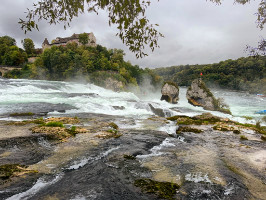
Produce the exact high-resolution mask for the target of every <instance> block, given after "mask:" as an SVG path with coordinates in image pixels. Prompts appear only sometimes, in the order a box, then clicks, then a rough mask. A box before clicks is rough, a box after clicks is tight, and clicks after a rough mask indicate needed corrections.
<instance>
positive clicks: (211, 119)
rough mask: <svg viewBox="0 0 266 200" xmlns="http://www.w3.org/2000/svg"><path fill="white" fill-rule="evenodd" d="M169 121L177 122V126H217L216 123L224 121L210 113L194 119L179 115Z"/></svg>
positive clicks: (169, 118)
mask: <svg viewBox="0 0 266 200" xmlns="http://www.w3.org/2000/svg"><path fill="white" fill-rule="evenodd" d="M166 119H167V120H171V121H177V124H180V125H192V124H195V125H203V124H204V125H207V124H215V123H216V122H220V121H222V119H221V118H219V117H216V116H213V115H212V114H210V113H203V114H202V115H197V116H194V117H188V116H184V115H177V116H173V117H168V118H166Z"/></svg>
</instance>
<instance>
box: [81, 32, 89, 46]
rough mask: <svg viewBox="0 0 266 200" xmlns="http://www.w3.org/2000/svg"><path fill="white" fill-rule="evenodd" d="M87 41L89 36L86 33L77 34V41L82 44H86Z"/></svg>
mask: <svg viewBox="0 0 266 200" xmlns="http://www.w3.org/2000/svg"><path fill="white" fill-rule="evenodd" d="M88 41H89V36H88V34H87V33H81V34H79V43H81V44H82V45H86V44H88Z"/></svg>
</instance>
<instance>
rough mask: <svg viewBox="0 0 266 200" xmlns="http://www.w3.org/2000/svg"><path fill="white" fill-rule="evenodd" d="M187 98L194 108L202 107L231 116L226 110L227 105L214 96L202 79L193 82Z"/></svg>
mask: <svg viewBox="0 0 266 200" xmlns="http://www.w3.org/2000/svg"><path fill="white" fill-rule="evenodd" d="M186 97H187V99H188V103H190V104H192V105H193V106H201V107H203V108H204V109H205V110H216V111H221V112H224V113H228V114H231V112H230V110H229V109H226V105H225V104H223V103H222V101H221V100H219V99H216V98H215V97H214V96H213V94H212V93H211V91H210V90H209V89H208V88H207V87H206V85H205V84H204V82H203V81H202V80H201V79H195V80H194V81H192V84H191V86H190V87H189V88H188V90H187V94H186Z"/></svg>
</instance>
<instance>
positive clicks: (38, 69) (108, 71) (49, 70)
mask: <svg viewBox="0 0 266 200" xmlns="http://www.w3.org/2000/svg"><path fill="white" fill-rule="evenodd" d="M2 38H3V37H2ZM8 39H12V38H10V37H9V38H8ZM12 41H13V44H12V45H13V47H12V48H17V47H16V42H15V40H14V39H12ZM1 47H6V45H5V46H4V44H1V43H0V49H4V48H1ZM20 51H22V52H23V53H24V54H23V55H24V57H26V58H27V54H26V52H25V51H23V50H22V49H21V50H20ZM7 55H10V51H6V52H4V53H2V58H3V59H2V60H3V61H4V62H3V63H4V64H9V63H6V62H5V61H6V60H7V59H6V58H7V57H8V56H7ZM124 55H125V54H124V52H123V50H120V49H107V48H106V47H103V46H101V45H97V46H96V47H91V46H85V45H82V46H78V45H77V43H75V42H73V43H68V44H67V45H66V46H52V47H51V48H47V49H45V50H44V51H43V53H41V54H39V55H38V57H37V59H36V60H35V62H34V63H27V62H26V61H25V59H24V60H21V62H19V63H17V65H19V66H22V67H23V68H22V70H13V71H10V72H8V73H6V74H5V75H4V77H6V78H25V79H44V80H57V81H63V80H80V79H83V80H86V81H88V82H91V83H94V84H96V85H99V86H103V87H106V85H108V84H113V85H115V87H119V90H120V89H122V90H125V89H126V88H128V87H131V86H136V87H138V86H139V85H142V84H143V82H144V79H146V78H148V79H149V80H150V83H151V85H152V86H153V87H154V88H155V87H157V86H158V87H160V86H161V78H160V77H159V76H157V75H155V74H154V72H153V71H152V70H150V69H148V68H146V69H142V68H140V67H139V66H137V65H132V64H131V63H130V62H126V61H125V60H124ZM8 58H9V57H8ZM11 58H13V57H11ZM15 59H16V58H15ZM26 60H27V59H26ZM0 61H1V60H0ZM11 61H12V60H11ZM11 64H13V62H10V65H11ZM110 80H111V81H110ZM110 82H112V83H110ZM111 88H112V87H110V89H111Z"/></svg>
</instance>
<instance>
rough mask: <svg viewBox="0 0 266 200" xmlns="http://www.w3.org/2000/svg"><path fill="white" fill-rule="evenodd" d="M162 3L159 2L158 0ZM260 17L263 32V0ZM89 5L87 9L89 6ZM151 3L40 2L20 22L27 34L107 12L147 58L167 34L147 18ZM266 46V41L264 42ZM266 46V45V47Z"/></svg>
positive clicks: (145, 0) (246, 0) (124, 38)
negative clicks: (146, 49)
mask: <svg viewBox="0 0 266 200" xmlns="http://www.w3.org/2000/svg"><path fill="white" fill-rule="evenodd" d="M158 1H159V0H158ZM209 1H211V2H214V3H216V4H221V0H209ZM250 1H251V0H234V2H235V3H239V4H243V5H244V4H246V3H249V2H250ZM259 1H260V4H259V7H258V12H257V13H256V15H257V26H258V27H259V28H260V29H263V26H264V24H265V22H266V1H265V0H259ZM85 4H86V6H85ZM150 4H151V2H150V0H142V1H140V0H120V1H117V0H86V1H84V0H75V1H69V0H38V2H37V3H36V4H33V9H32V10H30V9H28V14H27V16H26V18H27V20H26V21H25V20H23V19H20V21H19V23H20V24H21V28H22V29H24V30H25V32H27V31H31V30H32V29H35V28H36V29H38V24H37V23H36V21H39V20H42V19H45V20H47V21H48V22H49V23H50V24H57V23H60V22H63V23H64V27H66V26H69V23H70V22H71V21H72V19H73V18H74V17H78V15H79V14H81V13H84V11H85V7H86V8H88V9H87V10H88V12H96V13H97V12H98V10H106V11H107V12H108V16H109V25H110V26H111V25H115V26H116V27H117V29H118V33H117V36H119V38H120V39H121V40H122V42H123V43H124V44H126V45H127V46H128V47H129V50H130V51H132V52H133V53H135V54H136V57H137V58H138V57H143V56H146V55H147V54H146V53H145V52H144V51H143V50H144V47H145V46H146V45H148V46H149V47H150V48H151V50H152V51H153V50H154V49H155V48H156V47H159V45H158V42H157V41H158V38H159V37H163V35H162V34H161V33H160V32H158V31H157V29H156V28H154V27H155V26H158V24H150V22H149V19H147V17H146V16H145V13H146V9H147V7H148V6H149V5H150ZM263 45H265V42H264V43H263ZM264 47H265V46H264Z"/></svg>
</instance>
